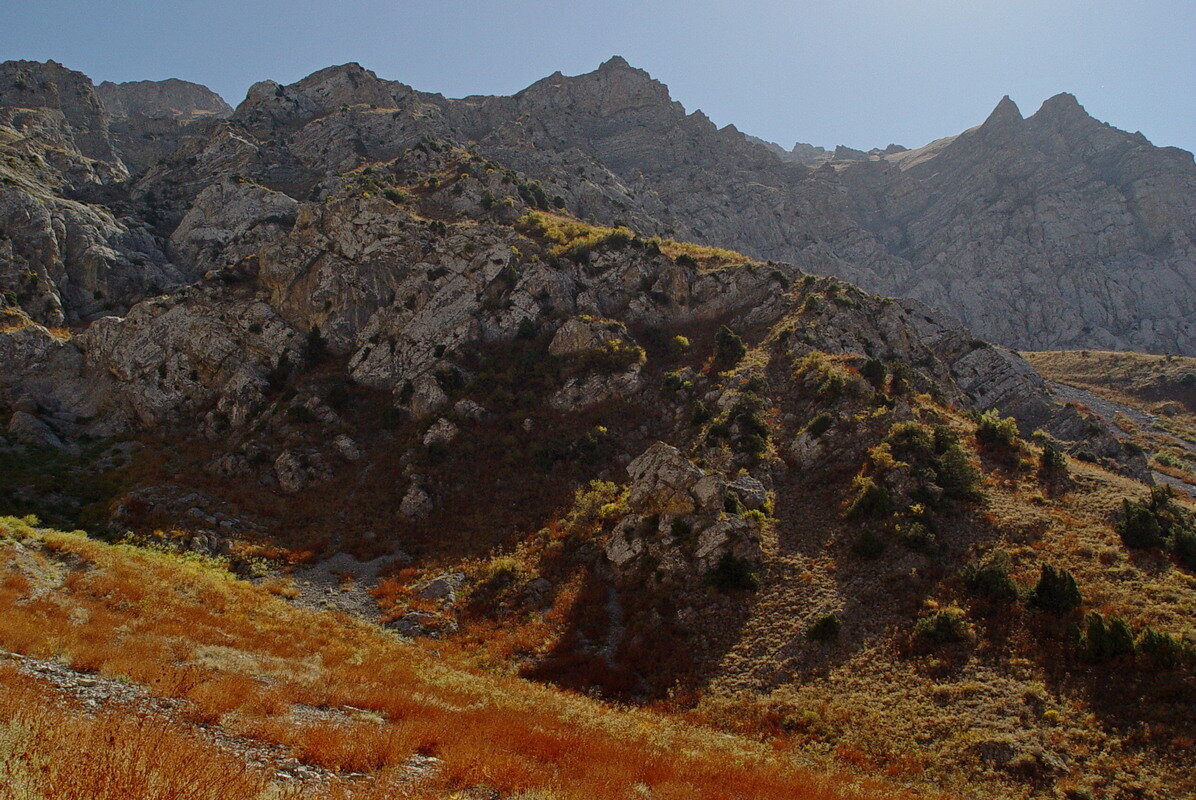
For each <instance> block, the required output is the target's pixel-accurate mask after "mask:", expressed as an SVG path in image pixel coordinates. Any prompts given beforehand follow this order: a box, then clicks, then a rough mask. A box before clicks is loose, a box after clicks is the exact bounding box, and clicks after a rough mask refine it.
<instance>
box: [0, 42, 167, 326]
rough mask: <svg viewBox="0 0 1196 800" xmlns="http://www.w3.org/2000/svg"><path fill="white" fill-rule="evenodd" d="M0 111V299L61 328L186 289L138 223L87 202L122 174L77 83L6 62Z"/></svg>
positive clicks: (63, 73) (124, 212) (46, 69)
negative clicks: (10, 299) (5, 295)
mask: <svg viewBox="0 0 1196 800" xmlns="http://www.w3.org/2000/svg"><path fill="white" fill-rule="evenodd" d="M0 104H3V107H0V138H2V140H3V142H4V143H3V144H0V150H2V151H3V153H4V155H5V157H4V158H3V159H2V160H0V179H2V180H0V291H10V292H12V293H13V295H14V296H15V298H16V300H17V302H18V303H20V304H21V306H22V307H23V308H24V309H25V311H26V312H27V313H29V314H30V315H31V316H32V317H33V318H34V319H35V320H36V321H39V322H43V323H46V324H49V325H61V324H63V323H64V322H77V321H80V320H85V319H89V318H93V317H95V316H98V315H100V314H102V313H105V312H109V311H123V310H125V309H127V308H128V306H129V305H130V304H132V303H133V302H136V301H137V300H139V299H141V298H142V297H145V296H146V295H149V294H156V293H159V292H163V291H168V290H170V289H172V288H175V287H177V286H178V285H179V284H181V283H183V282H184V281H185V280H186V279H187V271H186V270H185V269H182V268H179V267H178V266H176V265H174V264H172V263H171V262H170V261H169V259H168V258H167V257H166V255H165V254H164V253H163V251H162V247H161V243H160V242H159V241H158V239H157V237H156V236H155V234H154V232H153V231H152V230H151V229H150V228H149V226H148V225H147V224H146V223H145V222H144V221H142V220H141V219H138V218H136V217H135V216H133V215H131V214H129V213H128V209H127V208H121V209H119V210H117V209H115V208H114V207H109V206H106V205H104V204H101V203H99V202H91V201H89V199H88V198H90V196H91V195H99V194H102V193H103V192H106V191H108V186H109V185H110V184H111V182H112V181H114V180H117V179H120V178H122V177H124V176H125V174H126V172H125V168H124V165H123V164H122V163H121V161H120V159H119V158H117V157H116V154H115V152H114V151H113V149H112V147H111V142H110V140H109V138H108V124H107V117H106V115H105V114H104V113H103V105H102V104H101V103H100V101H99V99H98V98H97V97H96V95H95V92H94V91H93V90H92V88H91V82H90V81H88V80H87V78H86V76H84V75H82V74H80V73H77V72H73V71H71V70H67V69H65V68H64V67H61V66H60V65H57V64H55V63H53V62H50V63H48V64H36V63H32V62H8V63H6V64H4V65H0ZM38 104H41V105H40V107H37V108H33V109H30V110H25V109H24V108H23V106H26V105H38Z"/></svg>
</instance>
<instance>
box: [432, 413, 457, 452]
mask: <svg viewBox="0 0 1196 800" xmlns="http://www.w3.org/2000/svg"><path fill="white" fill-rule="evenodd" d="M460 432H461V431H460V429H459V428H458V427H457V426H456V425H454V424H453V423H452V422H451V421H450V420H447V419H445V418H444V417H441V418H440V419H438V420H436V422H434V423H432V426H431V427H430V428H428V430H427V432H426V433H425V434H424V438H423V442H424V446H425V447H432V446H434V445H446V444H449V443H451V442H452V441H453V440H454V439H456V438H457V434H459V433H460Z"/></svg>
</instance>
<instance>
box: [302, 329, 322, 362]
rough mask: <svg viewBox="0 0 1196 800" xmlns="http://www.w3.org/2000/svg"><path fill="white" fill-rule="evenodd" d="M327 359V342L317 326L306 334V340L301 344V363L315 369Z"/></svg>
mask: <svg viewBox="0 0 1196 800" xmlns="http://www.w3.org/2000/svg"><path fill="white" fill-rule="evenodd" d="M327 357H328V342H327V341H325V339H324V336H323V334H321V333H320V326H318V325H317V326H315V327H313V328H312V329H311V330H310V331H308V332H307V340H306V341H305V342H304V343H303V363H304V364H306V365H307V366H308V367H315V366H319V365H320V364H321V363H323V361H324V359H325V358H327Z"/></svg>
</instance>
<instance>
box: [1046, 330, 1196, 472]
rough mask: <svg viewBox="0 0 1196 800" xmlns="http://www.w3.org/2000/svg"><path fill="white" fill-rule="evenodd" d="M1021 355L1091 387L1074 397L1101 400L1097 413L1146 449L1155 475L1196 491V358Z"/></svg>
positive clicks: (1052, 376) (1069, 382)
mask: <svg viewBox="0 0 1196 800" xmlns="http://www.w3.org/2000/svg"><path fill="white" fill-rule="evenodd" d="M1023 355H1024V356H1025V357H1026V359H1027V360H1029V362H1030V363H1031V364H1033V365H1034V368H1035V369H1036V370H1038V372H1040V373H1041V374H1042V375H1043V376H1044V377H1046V378H1047V379H1048V380H1052V381H1056V382H1057V383H1059V384H1062V385H1064V386H1067V387H1072V389H1075V390H1079V391H1080V392H1088V393H1090V395H1089V396H1087V397H1085V396H1084V395H1083V394H1076V398H1077V402H1084V401H1087V403H1088V404H1089V405H1093V404H1095V405H1100V406H1102V408H1101V409H1099V410H1098V412H1099V413H1101V414H1102V415H1103V416H1105V417H1106V418H1107V419H1110V420H1114V421H1115V422H1116V424H1117V425H1118V426H1119V427H1120V428H1121V429H1122V430H1123V431H1124V432H1125V433H1126V434H1128V435H1129V436H1130V437H1131V438H1132V439H1133V440H1134V441H1135V442H1136V443H1137V444H1138V445H1139V446H1141V447H1142V448H1143V449H1144V450H1146V451H1147V452H1149V453H1151V454H1152V463H1151V466H1152V468H1153V469H1154V471H1155V473H1156V474H1155V477H1156V480H1160V481H1163V482H1168V483H1171V484H1172V485H1173V486H1175V487H1176V488H1178V489H1181V490H1184V491H1186V492H1188V493H1189V494H1196V359H1192V358H1185V357H1183V356H1153V355H1146V354H1143V353H1117V352H1104V351H1099V350H1098V351H1090V350H1082V351H1061V352H1039V353H1024V354H1023ZM1073 393H1074V392H1073ZM1094 398H1096V399H1094ZM1101 401H1104V402H1103V403H1102V402H1101Z"/></svg>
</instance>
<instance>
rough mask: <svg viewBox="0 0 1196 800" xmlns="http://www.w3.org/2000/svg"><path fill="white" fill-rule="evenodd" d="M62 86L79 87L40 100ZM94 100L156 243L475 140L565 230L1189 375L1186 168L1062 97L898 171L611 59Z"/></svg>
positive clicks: (349, 70) (129, 91)
mask: <svg viewBox="0 0 1196 800" xmlns="http://www.w3.org/2000/svg"><path fill="white" fill-rule="evenodd" d="M6 74H7V75H8V76H9V77H8V78H7V86H8V89H7V90H5V91H4V92H3V93H2V94H0V96H2V97H4V98H8V99H5V100H4V102H5V103H18V102H19V103H23V104H25V105H36V106H43V107H48V108H51V109H56V110H60V111H61V113H63V114H64V115H65V117H64V118H66V124H67V126H68V127H69V128H70V131H69V134H70V135H71V136H73V137H75V138H79V137H83V138H82V139H81V140H80V141H81V142H83V143H81V144H80V145H79V146H80V148H81V149H83V150H85V151H86V152H85V155H90V154H96V155H95V156H93V157H101V158H106V159H108V161H109V162H112V163H116V159H115V153H114V152H113V151H112V148H111V145H110V142H109V143H108V145H105V144H104V143H105V142H107V141H108V140H107V139H106V138H105V137H107V133H106V130H107V128H106V126H107V125H108V116H109V115H105V114H104V113H102V112H103V108H102V106H101V105H100V104H99V103H98V100H96V98H95V93H94V92H92V91H91V90H90V88H89V85H87V84H86V79H85V78H84V77H83V76H80V75H78V73H71V72H70V71H69V70H65V69H64V68H62V67H59V66H58V65H54V64H50V65H37V64H32V63H27V62H12V63H11V64H10V65H9V66H8V67H6ZM22 76H24V77H22ZM54 78H60V79H61V80H54ZM59 83H62V84H63V85H67V84H69V85H71V86H76V84H78V87H77V89H74V90H72V91H71V92H63V91H59V90H57V89H55V90H53V91H51V90H49V89H45V88H38V87H42V86H43V85H47V86H48V85H50V84H54V85H55V86H57V85H58V84H59ZM30 87H31V88H30ZM103 93H104V95H105V97H107V98H109V102H110V105H111V106H112V109H113V112H114V114H113V115H114V116H115V118H116V119H117V122H116V123H114V124H115V125H116V127H118V128H119V129H120V131H119V136H118V138H119V140H120V142H119V144H118V146H119V148H121V149H122V152H123V151H127V152H126V159H127V160H128V161H129V162H130V163H131V164H133V171H134V172H135V173H138V174H141V175H142V177H141V178H140V179H139V180H138V182H137V183H136V184H135V186H134V187H133V194H134V196H135V197H136V198H137V199H138V200H139V202H143V203H145V204H147V205H148V206H149V207H150V210H151V213H152V214H153V215H155V219H156V220H157V221H158V223H159V224H160V225H166V226H167V227H168V229H173V228H174V227H176V226H177V224H178V223H179V222H180V221H181V220H182V219H183V217H184V216H185V215H186V214H187V212H188V210H189V209H190V207H191V205H192V204H193V202H194V201H195V200H196V198H197V197H198V195H199V194H200V193H201V192H203V191H204V189H205V188H206V187H208V186H210V185H213V184H219V183H221V182H225V181H228V180H230V179H233V178H237V177H243V178H248V179H250V180H252V181H253V182H255V183H257V184H259V185H261V186H262V187H264V188H266V189H269V190H272V191H275V192H281V193H284V194H287V195H289V196H291V197H292V198H294V199H296V200H301V199H307V198H308V197H310V196H312V194H313V193H315V194H316V195H324V194H326V193H327V192H329V191H333V190H334V189H335V183H336V181H335V179H334V176H337V175H340V174H342V173H344V172H345V171H346V170H350V169H353V168H355V167H358V166H360V165H361V164H364V163H368V162H372V161H379V160H386V159H390V158H394V157H396V156H400V155H403V154H404V153H407V152H408V151H409V149H410V148H413V147H416V146H420V143H422V142H428V141H441V142H444V141H459V142H464V141H472V142H474V143H475V145H474V146H475V148H476V150H477V152H479V153H481V154H483V155H485V156H487V157H489V158H492V159H495V160H497V161H499V162H501V163H502V164H504V165H506V166H509V167H513V168H514V169H516V170H518V171H520V172H522V173H525V174H526V175H528V176H529V178H533V179H536V180H538V181H539V182H540V184H539V186H540V187H541V188H540V191H542V193H543V195H544V196H545V197H547V198H559V200H560V202H561V203H562V204H563V205H564V206H565V207H567V208H568V209H569V210H570V211H572V212H573V213H576V214H578V215H580V216H582V217H583V218H589V219H592V220H595V221H598V222H603V223H611V222H615V221H622V222H626V223H628V224H631V225H632V226H634V227H636V228H637V229H638V230H640V231H641V232H644V233H662V234H667V235H674V236H676V237H678V238H682V239H690V240H697V241H703V242H707V243H710V244H714V245H719V246H725V247H733V248H736V249H739V250H741V251H743V252H746V253H749V254H751V255H755V256H759V257H764V258H775V259H780V260H784V261H787V262H790V263H794V264H796V265H797V266H799V267H801V268H803V269H805V270H807V271H811V272H816V273H822V274H834V275H838V276H840V277H844V278H846V279H848V280H851V281H853V282H855V283H858V284H859V285H861V286H864V287H865V288H868V289H870V290H873V291H880V292H883V293H885V294H889V295H895V296H909V297H916V298H918V299H921V300H923V301H925V302H927V303H929V304H930V305H932V306H935V307H938V308H940V309H941V310H943V311H946V312H947V313H950V314H952V315H955V316H957V317H958V318H960V319H961V320H962V321H964V322H965V323H966V324H967V325H968V326H969V327H971V328H972V329H973V331H974V332H975V333H977V334H978V335H980V336H982V337H985V338H990V339H993V340H996V341H998V342H1000V343H1002V344H1006V345H1009V346H1017V347H1092V346H1100V347H1112V348H1123V347H1130V348H1137V349H1145V350H1154V351H1174V352H1196V350H1194V348H1196V342H1194V340H1193V333H1192V331H1193V325H1194V323H1193V316H1194V314H1196V309H1193V306H1192V303H1193V302H1196V301H1193V300H1192V298H1193V297H1194V296H1196V292H1194V291H1193V288H1194V287H1193V285H1192V281H1193V277H1192V275H1193V259H1194V256H1193V251H1192V249H1191V241H1192V237H1193V235H1194V233H1196V231H1194V230H1193V228H1192V225H1193V223H1192V219H1193V218H1194V216H1196V215H1194V214H1193V203H1194V202H1196V201H1193V199H1192V198H1193V194H1194V192H1196V189H1194V186H1196V168H1194V167H1193V163H1192V159H1191V156H1190V155H1189V154H1186V153H1184V152H1183V151H1179V150H1176V149H1174V148H1158V147H1154V146H1152V145H1151V144H1150V143H1149V142H1147V141H1146V140H1145V139H1143V138H1142V137H1141V136H1140V135H1130V134H1125V133H1123V132H1121V131H1117V130H1116V129H1114V128H1111V127H1109V126H1107V125H1103V124H1101V123H1098V122H1096V121H1095V120H1093V119H1092V118H1091V117H1089V116H1088V115H1087V114H1085V113H1084V112H1083V109H1081V108H1080V107H1079V105H1078V104H1076V103H1075V101H1074V98H1070V96H1063V95H1061V96H1059V97H1057V98H1053V99H1052V100H1051V101H1049V102H1048V103H1046V104H1044V107H1043V109H1042V110H1041V111H1040V112H1039V113H1038V114H1035V115H1034V116H1033V117H1030V118H1028V119H1022V118H1021V115H1020V113H1019V112H1018V111H1017V109H1016V107H1014V106H1013V104H1012V102H1008V101H1003V102H1002V103H1001V105H1000V106H999V107H998V108H997V109H996V110H995V111H994V113H993V115H992V116H991V118H990V119H989V120H988V121H987V122H986V123H985V124H984V125H982V126H980V127H978V128H976V129H973V130H971V131H968V132H965V133H964V134H961V135H959V136H956V137H951V138H949V139H945V140H940V141H939V142H934V143H932V144H930V145H927V146H926V147H923V148H919V149H917V150H911V151H906V150H904V148H901V147H899V146H896V145H890V146H889V147H887V148H885V149H883V150H881V149H873V150H871V151H868V152H866V153H865V152H862V151H854V150H851V149H850V148H843V147H840V148H838V149H837V150H835V151H834V152H833V153H831V152H828V151H825V150H822V149H821V148H813V147H810V146H802V145H800V144H799V145H796V146H795V147H794V149H793V150H792V151H784V150H781V149H780V148H778V147H776V146H775V145H771V144H769V143H766V142H762V141H760V140H756V139H754V138H752V137H747V136H744V135H743V134H741V133H739V132H738V131H737V130H735V129H734V128H733V127H730V126H728V127H726V128H723V129H716V128H715V126H714V125H713V124H711V123H710V121H709V120H708V119H707V118H706V117H705V116H704V115H702V114H701V112H694V113H690V114H687V113H686V112H685V110H684V109H683V108H682V107H681V106H680V105H679V104H678V103H676V102H674V101H672V100H671V98H670V97H669V94H668V90H667V87H665V86H664V85H663V84H661V83H659V82H658V81H655V80H653V79H652V78H651V77H650V76H649V75H648V74H647V73H645V72H643V71H642V70H637V69H634V68H632V67H631V66H630V65H628V64H627V62H626V61H624V60H623V59H621V58H618V57H616V58H613V59H611V60H610V61H608V62H606V63H605V64H603V65H602V66H601V67H600V68H599V69H598V70H596V71H595V72H592V73H589V74H586V75H581V76H577V77H565V76H563V75H560V74H559V73H558V74H555V75H552V76H550V77H548V78H545V79H544V80H542V81H539V82H537V83H536V84H533V85H532V86H530V87H528V88H527V89H525V90H524V91H522V92H520V93H518V94H516V95H514V96H512V97H469V98H465V99H462V100H448V99H445V98H443V97H441V96H439V95H431V94H424V93H421V92H417V91H415V90H413V89H411V87H409V86H406V85H405V84H402V83H398V82H394V81H386V80H382V79H379V78H378V77H377V76H376V75H375V74H374V73H372V72H370V71H369V70H366V69H363V68H362V67H361V66H359V65H357V64H347V65H343V66H339V67H329V68H328V69H325V70H321V71H319V72H317V73H314V74H313V75H311V76H309V77H308V78H305V79H304V80H302V81H299V82H297V83H295V84H292V85H290V86H281V85H279V84H276V83H273V82H269V81H265V82H262V83H259V84H256V85H255V86H254V87H253V89H251V91H250V92H249V95H248V96H247V97H246V99H245V101H244V102H242V103H241V104H240V106H239V107H238V108H237V110H236V112H235V113H233V114H232V116H231V118H230V120H229V121H227V122H225V121H221V120H220V119H218V118H219V117H220V116H222V115H225V114H227V108H226V107H225V106H223V105H222V103H221V101H219V99H218V98H215V97H214V96H213V95H210V93H207V92H206V91H205V90H203V89H202V87H196V86H195V85H193V84H185V83H184V82H181V81H163V82H139V83H136V84H121V85H119V86H118V85H114V84H105V87H104V89H103ZM67 95H70V96H69V97H68V96H67ZM75 95H77V96H78V99H77V100H75V99H72V98H74V97H75ZM64 98H66V99H64ZM89 98H90V99H89ZM68 101H69V102H68ZM176 112H177V113H176ZM197 117H202V119H196V118H197ZM188 120H189V121H188ZM121 126H124V127H121ZM811 165H820V166H819V168H818V169H815V170H811V169H809V168H808V166H811ZM495 188H496V187H488V188H487V189H486V192H487V193H488V194H490V195H491V196H495ZM450 202H453V203H456V202H459V201H458V200H456V199H454V200H452V201H450ZM67 316H68V317H69V316H70V314H69V313H68V314H67Z"/></svg>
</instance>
